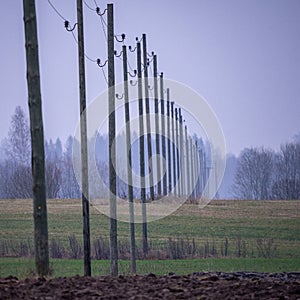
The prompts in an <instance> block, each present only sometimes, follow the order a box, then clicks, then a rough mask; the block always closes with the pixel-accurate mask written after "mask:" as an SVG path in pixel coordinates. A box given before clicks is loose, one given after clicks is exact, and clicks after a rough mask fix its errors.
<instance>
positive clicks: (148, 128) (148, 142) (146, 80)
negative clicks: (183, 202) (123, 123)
mask: <svg viewBox="0 0 300 300" xmlns="http://www.w3.org/2000/svg"><path fill="white" fill-rule="evenodd" d="M143 62H144V85H145V86H144V88H145V102H146V125H147V146H148V168H149V185H150V197H151V200H154V186H153V165H152V164H153V163H152V145H151V126H150V107H149V88H148V85H149V84H148V59H147V40H146V34H143Z"/></svg>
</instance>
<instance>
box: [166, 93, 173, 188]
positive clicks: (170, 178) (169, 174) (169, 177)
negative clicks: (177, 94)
mask: <svg viewBox="0 0 300 300" xmlns="http://www.w3.org/2000/svg"><path fill="white" fill-rule="evenodd" d="M167 118H168V119H167V142H168V143H167V145H168V179H169V180H168V184H169V189H168V192H169V194H170V193H171V191H172V169H171V141H170V138H171V132H170V130H171V126H170V89H169V88H167Z"/></svg>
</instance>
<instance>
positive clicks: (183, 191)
mask: <svg viewBox="0 0 300 300" xmlns="http://www.w3.org/2000/svg"><path fill="white" fill-rule="evenodd" d="M179 136H180V175H181V194H182V196H184V195H185V174H184V173H185V172H184V150H183V124H182V115H181V108H179Z"/></svg>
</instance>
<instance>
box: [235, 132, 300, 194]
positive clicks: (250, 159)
mask: <svg viewBox="0 0 300 300" xmlns="http://www.w3.org/2000/svg"><path fill="white" fill-rule="evenodd" d="M233 193H234V196H235V197H236V198H239V199H254V200H258V199H283V200H286V199H300V135H297V136H295V138H294V141H292V142H289V143H286V144H282V145H281V147H280V150H279V151H277V152H275V151H273V150H271V149H265V148H246V149H244V150H243V151H242V152H241V154H240V156H239V157H238V159H237V165H236V171H235V176H234V184H233Z"/></svg>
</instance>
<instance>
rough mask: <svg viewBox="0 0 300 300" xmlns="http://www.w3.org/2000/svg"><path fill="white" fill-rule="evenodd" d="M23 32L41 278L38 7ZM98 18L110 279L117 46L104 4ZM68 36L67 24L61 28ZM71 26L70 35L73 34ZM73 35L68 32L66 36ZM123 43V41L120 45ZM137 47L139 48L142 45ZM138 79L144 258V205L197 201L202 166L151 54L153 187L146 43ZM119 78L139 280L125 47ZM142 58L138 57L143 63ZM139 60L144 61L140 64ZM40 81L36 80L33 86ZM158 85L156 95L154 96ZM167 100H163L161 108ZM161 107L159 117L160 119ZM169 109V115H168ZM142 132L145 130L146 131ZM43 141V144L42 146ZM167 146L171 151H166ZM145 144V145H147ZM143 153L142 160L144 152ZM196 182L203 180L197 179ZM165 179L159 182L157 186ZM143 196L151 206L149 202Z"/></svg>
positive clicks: (84, 166)
mask: <svg viewBox="0 0 300 300" xmlns="http://www.w3.org/2000/svg"><path fill="white" fill-rule="evenodd" d="M82 3H83V2H82V0H77V24H75V25H77V32H78V66H79V106H80V130H81V173H82V177H81V178H82V184H81V186H82V220H83V245H84V275H85V276H91V254H90V253H91V246H90V220H89V185H88V156H87V153H88V149H87V115H86V87H85V78H86V76H85V50H84V21H83V4H82ZM23 6H24V24H25V37H26V53H27V56H26V59H27V73H28V76H27V81H28V92H29V110H30V122H31V123H30V124H31V137H32V157H33V184H34V185H33V194H34V197H33V199H34V221H35V222H34V224H35V250H36V266H37V271H38V274H39V275H46V274H47V273H48V271H49V249H48V225H47V207H46V194H45V182H44V181H45V175H44V143H43V122H42V114H41V96H40V83H39V76H38V77H35V76H36V74H37V75H38V74H39V62H38V47H37V45H38V43H37V26H36V13H35V0H23ZM95 11H96V13H97V14H98V15H99V14H100V15H101V17H102V16H103V15H104V14H105V13H106V15H107V55H108V56H107V58H108V59H107V66H108V102H109V103H108V104H109V105H108V107H109V111H108V114H109V120H108V136H109V188H110V195H109V203H110V218H109V220H110V271H111V275H113V276H116V275H117V274H118V239H117V225H118V223H117V196H116V191H117V186H116V185H117V183H116V170H115V167H114V166H116V144H115V143H114V139H115V137H116V115H115V98H116V93H115V56H116V52H115V39H117V38H116V35H115V33H114V11H113V4H108V5H107V8H106V10H105V11H104V12H103V13H102V14H101V12H100V9H99V8H98V7H97V8H96V9H95ZM65 27H66V28H67V30H68V22H67V21H66V22H65ZM74 28H75V26H74V27H73V29H72V30H74ZM69 31H71V30H69ZM124 38H125V35H122V41H123V40H124ZM141 42H142V44H141ZM129 50H130V51H131V52H135V51H136V65H137V67H136V71H135V73H136V74H137V89H138V114H139V136H140V137H139V142H140V143H139V145H140V149H139V162H140V197H141V203H142V243H143V251H144V254H145V255H147V253H148V237H147V231H148V229H147V206H146V202H147V200H150V201H153V200H156V199H159V198H161V197H162V196H175V197H186V198H188V197H190V198H194V199H196V198H198V197H199V196H200V195H201V192H202V189H203V187H204V184H205V180H206V179H205V177H206V176H205V175H202V174H206V172H202V171H201V170H202V168H201V170H200V168H199V166H204V170H206V168H205V159H204V152H202V150H200V152H199V149H198V147H197V143H195V142H194V140H193V138H192V137H190V136H189V135H188V131H187V126H186V125H183V123H184V121H183V116H182V110H181V108H175V107H174V106H175V103H174V102H173V101H171V100H170V98H171V91H170V89H169V88H167V89H166V90H165V89H164V78H163V73H161V74H160V75H159V78H158V71H157V56H156V55H155V54H154V53H153V52H152V55H150V56H151V57H152V60H153V78H154V83H153V85H154V86H153V89H154V112H155V123H154V126H155V144H156V145H155V146H156V148H155V150H156V151H155V152H156V153H155V154H156V155H158V157H160V159H157V161H156V181H157V182H156V181H155V180H154V172H153V170H154V168H153V161H152V159H151V158H152V156H153V155H152V154H153V151H152V150H153V149H152V138H151V126H153V124H151V119H150V112H151V110H150V97H149V72H148V67H149V66H150V63H151V62H150V61H149V58H148V56H149V55H148V52H147V40H146V35H145V34H143V36H142V39H141V40H140V41H139V40H138V39H137V43H136V47H135V50H131V48H130V47H129ZM122 54H123V76H124V78H123V79H124V99H125V103H124V104H125V105H124V113H125V121H126V149H127V153H128V154H129V157H128V164H127V175H128V199H129V201H128V203H129V214H130V260H131V272H132V273H136V254H135V248H136V245H135V221H134V215H135V213H134V199H133V186H132V184H133V183H132V157H131V155H132V154H131V153H132V152H131V149H130V148H131V128H130V120H131V117H130V101H129V100H130V95H129V86H128V82H129V81H128V69H127V66H128V61H127V46H126V45H123V46H122ZM142 54H143V55H142ZM142 59H143V61H142ZM36 78H38V80H36ZM158 82H159V84H160V89H158ZM165 92H166V95H167V97H166V100H165ZM159 104H160V111H159ZM165 108H166V114H165ZM145 125H146V126H145ZM41 141H42V142H41ZM171 141H172V143H171ZM145 143H146V144H145ZM145 145H146V146H147V147H146V148H147V155H145V152H144V147H145ZM146 160H147V161H148V172H149V184H147V185H146V180H145V174H146V170H145V169H146V166H145V161H146ZM199 174H200V176H199ZM160 178H162V180H160ZM147 188H148V189H149V191H150V199H147V196H146V195H147V193H146V191H147Z"/></svg>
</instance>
